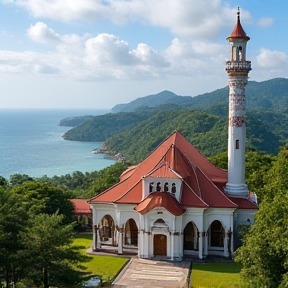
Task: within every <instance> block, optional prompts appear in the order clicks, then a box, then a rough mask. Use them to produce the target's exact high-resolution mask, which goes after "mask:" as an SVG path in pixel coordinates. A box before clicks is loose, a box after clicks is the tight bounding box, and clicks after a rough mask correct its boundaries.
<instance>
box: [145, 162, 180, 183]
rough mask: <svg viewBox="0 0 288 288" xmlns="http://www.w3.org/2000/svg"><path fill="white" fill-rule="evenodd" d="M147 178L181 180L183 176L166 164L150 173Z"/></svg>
mask: <svg viewBox="0 0 288 288" xmlns="http://www.w3.org/2000/svg"><path fill="white" fill-rule="evenodd" d="M144 177H145V178H146V177H155V178H176V179H179V178H181V176H180V175H179V174H177V173H176V172H175V171H173V170H172V169H171V168H170V167H169V166H168V164H167V163H166V162H164V163H163V164H162V165H161V166H159V167H157V168H156V169H154V170H152V171H151V172H150V173H148V174H147V175H145V176H144Z"/></svg>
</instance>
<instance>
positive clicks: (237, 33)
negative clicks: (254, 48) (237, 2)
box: [226, 11, 250, 41]
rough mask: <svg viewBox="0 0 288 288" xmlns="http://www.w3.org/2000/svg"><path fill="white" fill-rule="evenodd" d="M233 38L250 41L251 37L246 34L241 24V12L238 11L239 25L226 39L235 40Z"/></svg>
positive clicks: (237, 24)
mask: <svg viewBox="0 0 288 288" xmlns="http://www.w3.org/2000/svg"><path fill="white" fill-rule="evenodd" d="M233 38H244V39H246V40H247V41H248V40H249V39H250V37H248V36H247V34H246V33H245V31H244V29H243V27H242V25H241V23H240V12H239V11H238V13H237V23H236V25H235V27H234V29H233V31H232V33H231V35H230V36H228V37H227V38H226V39H227V40H229V39H233Z"/></svg>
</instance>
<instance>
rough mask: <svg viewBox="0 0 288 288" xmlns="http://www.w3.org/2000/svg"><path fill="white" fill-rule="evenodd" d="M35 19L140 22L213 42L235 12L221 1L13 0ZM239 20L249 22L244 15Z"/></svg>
mask: <svg viewBox="0 0 288 288" xmlns="http://www.w3.org/2000/svg"><path fill="white" fill-rule="evenodd" d="M15 3H16V4H17V5H20V6H22V7H23V8H25V9H27V10H28V11H29V12H30V13H31V14H32V15H33V16H34V17H36V18H39V17H44V18H51V19H57V20H60V21H65V22H70V21H93V22H96V21H99V20H103V19H106V20H109V21H112V22H114V23H131V22H134V21H140V22H142V23H145V24H148V25H156V26H160V27H164V28H168V29H170V31H171V32H172V33H174V34H175V35H179V36H189V37H197V38H199V39H208V38H209V39H211V38H216V37H217V36H218V35H219V33H220V31H221V29H222V27H223V26H226V25H230V26H231V25H233V23H235V19H236V13H235V12H236V9H235V8H231V7H229V6H227V5H224V4H223V3H222V1H221V0H157V1H155V0H130V1H127V0H99V1H96V0H81V1H79V0H53V1H51V0H15ZM241 18H243V19H248V20H249V19H250V14H249V13H248V12H247V11H244V10H243V11H241Z"/></svg>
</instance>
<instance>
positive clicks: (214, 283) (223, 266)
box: [191, 262, 241, 288]
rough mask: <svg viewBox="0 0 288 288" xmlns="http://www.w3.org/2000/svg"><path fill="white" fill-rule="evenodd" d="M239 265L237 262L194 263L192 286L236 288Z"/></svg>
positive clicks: (199, 287) (200, 287) (201, 287)
mask: <svg viewBox="0 0 288 288" xmlns="http://www.w3.org/2000/svg"><path fill="white" fill-rule="evenodd" d="M240 269H241V266H240V265H239V264H238V263H216V262H213V263H194V264H193V266H192V276H191V279H192V286H191V287H193V288H234V287H235V288H236V287H239V285H240V276H239V272H240Z"/></svg>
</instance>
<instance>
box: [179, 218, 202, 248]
mask: <svg viewBox="0 0 288 288" xmlns="http://www.w3.org/2000/svg"><path fill="white" fill-rule="evenodd" d="M197 231H198V230H197V228H196V226H195V224H194V223H193V222H189V223H188V224H187V225H186V227H185V229H184V231H183V234H184V237H183V241H184V243H183V248H184V250H197V249H198V237H197V236H198V235H197V234H198V233H197Z"/></svg>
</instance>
